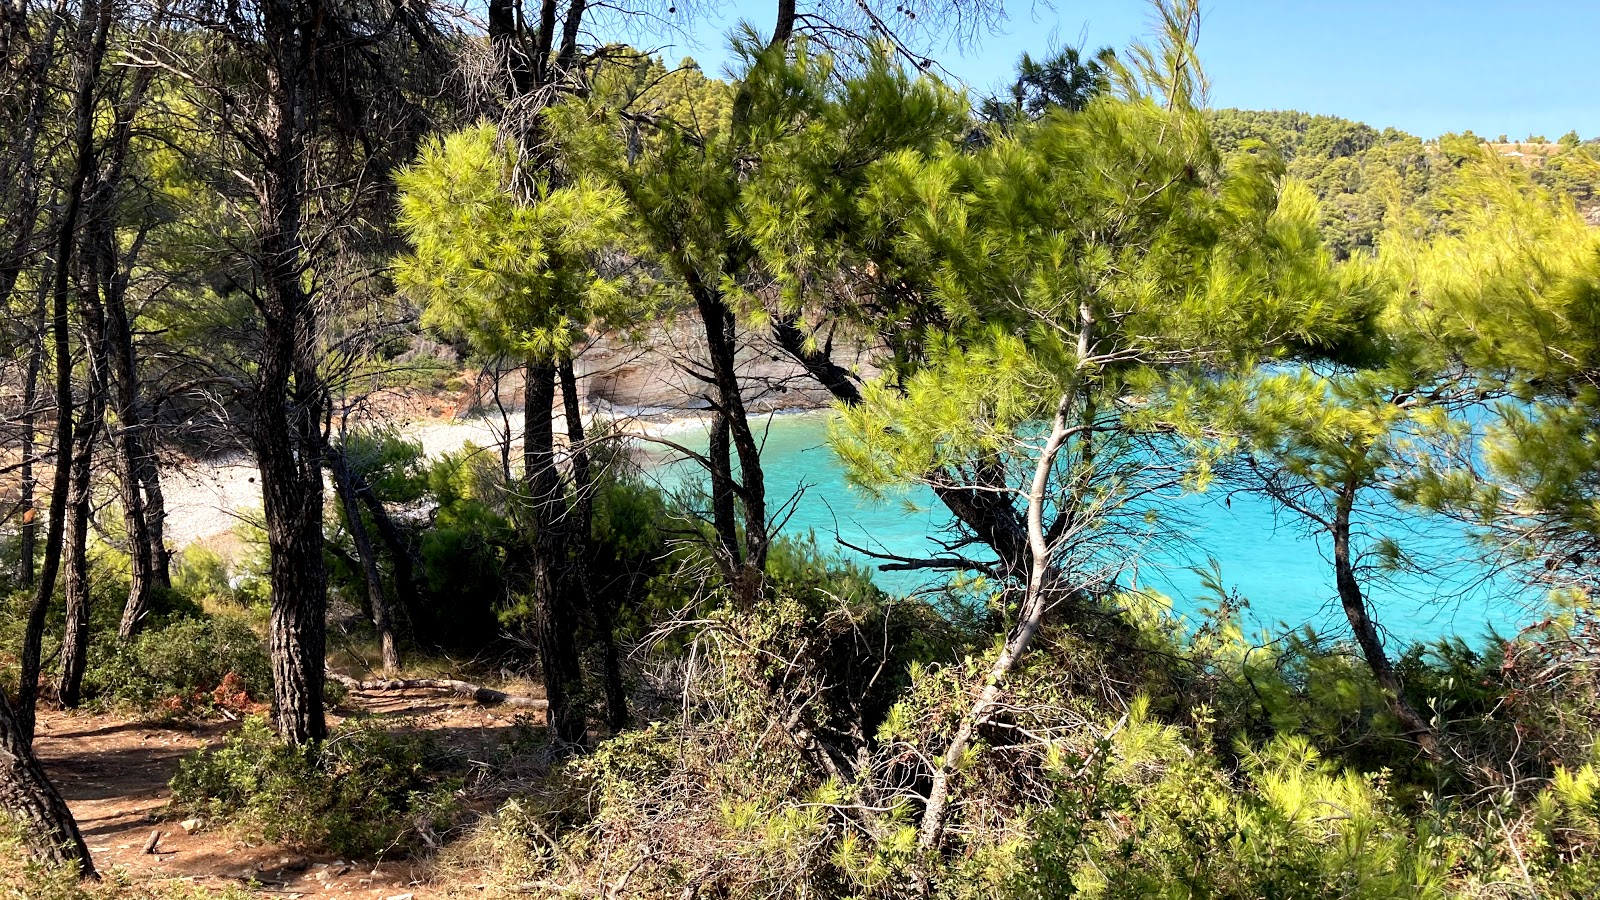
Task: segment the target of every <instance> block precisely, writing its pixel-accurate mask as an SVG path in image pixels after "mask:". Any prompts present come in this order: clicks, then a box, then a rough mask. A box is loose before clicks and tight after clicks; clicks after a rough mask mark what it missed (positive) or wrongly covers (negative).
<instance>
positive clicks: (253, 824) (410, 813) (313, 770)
mask: <svg viewBox="0 0 1600 900" xmlns="http://www.w3.org/2000/svg"><path fill="white" fill-rule="evenodd" d="M389 724H390V725H391V726H392V725H394V723H389ZM453 768H454V766H453V765H452V764H451V759H450V757H449V756H448V755H446V754H445V753H443V752H442V751H441V750H440V748H439V747H438V746H437V745H436V744H435V743H434V742H433V741H432V740H431V739H430V738H428V737H427V736H426V735H422V734H416V733H408V732H405V731H394V730H388V729H386V728H385V727H384V725H382V724H379V723H376V722H373V721H370V720H369V721H355V722H347V723H345V724H344V725H343V726H342V727H341V728H339V729H338V730H337V731H336V732H335V733H334V734H333V735H332V736H330V737H329V738H328V739H327V740H326V741H325V742H323V743H322V744H320V745H317V746H314V747H291V746H289V745H286V744H284V743H283V742H282V741H281V740H279V739H278V737H277V735H275V734H274V733H273V732H272V730H271V728H270V727H269V726H268V725H267V722H266V720H265V719H263V718H260V717H255V716H252V717H250V718H248V719H246V720H245V723H244V725H243V727H241V728H240V729H239V731H237V732H235V733H234V734H233V735H231V736H230V737H229V738H228V739H227V740H226V741H225V742H224V743H223V744H222V746H221V747H218V748H215V749H203V750H201V751H199V752H198V753H196V754H195V755H193V756H190V757H188V758H187V759H185V760H184V761H183V762H182V763H181V764H180V765H179V767H178V773H177V775H176V776H174V777H173V779H172V805H173V807H174V809H175V810H176V811H178V812H180V813H185V814H198V815H201V816H205V817H207V818H211V819H214V820H220V821H231V822H234V823H236V824H239V825H240V826H242V827H244V828H247V829H249V831H250V832H251V833H252V834H255V835H259V836H260V837H262V838H264V839H266V840H268V841H277V842H282V843H284V844H287V845H290V846H292V847H297V848H301V849H305V850H315V851H325V852H328V853H333V854H337V855H340V856H354V857H361V858H368V859H370V858H374V857H382V856H386V855H389V854H393V853H402V854H404V853H408V852H412V851H415V850H417V849H418V848H419V847H421V846H424V845H426V844H429V843H431V842H432V841H433V834H434V832H435V831H436V830H437V829H439V828H441V827H443V826H445V825H446V824H448V823H449V821H450V819H451V817H452V816H453V814H454V813H455V812H456V807H457V803H456V800H455V797H454V791H455V788H456V784H455V780H454V779H451V778H449V777H447V775H445V774H444V773H445V772H447V771H449V770H451V769H453Z"/></svg>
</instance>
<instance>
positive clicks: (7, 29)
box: [0, 0, 69, 307]
mask: <svg viewBox="0 0 1600 900" xmlns="http://www.w3.org/2000/svg"><path fill="white" fill-rule="evenodd" d="M3 5H4V7H5V8H6V10H7V12H8V15H7V16H6V17H5V24H4V27H3V29H0V34H3V40H4V42H5V44H6V45H7V46H6V51H5V53H4V54H0V63H4V64H5V65H7V66H9V65H10V62H11V52H12V51H11V47H12V46H13V45H14V44H16V43H19V41H18V39H19V38H22V37H26V35H27V29H28V21H27V13H26V10H25V9H23V8H20V7H19V8H17V9H14V10H13V9H12V8H11V4H10V3H6V4H3ZM68 18H69V17H68V15H67V4H66V0H57V2H56V5H55V9H54V10H52V11H51V12H50V14H48V15H46V16H44V17H43V22H42V24H43V31H42V33H41V34H40V35H39V36H38V37H37V38H35V39H34V41H33V42H32V46H31V47H26V45H23V46H24V47H26V54H27V55H26V60H25V62H24V63H23V65H22V66H21V67H19V70H18V73H17V74H18V78H17V79H16V83H17V84H19V85H22V86H24V88H25V89H23V90H18V91H15V92H12V91H3V90H0V111H8V112H9V113H10V115H7V116H6V118H7V119H8V120H10V121H18V122H19V123H20V126H21V127H20V128H19V129H18V130H17V131H16V132H14V133H11V132H10V130H9V129H7V133H5V139H4V140H0V160H3V161H4V167H3V168H0V177H5V178H8V179H10V180H11V182H12V184H13V185H14V186H15V190H14V192H12V193H11V194H10V198H11V199H14V200H15V201H16V204H17V208H16V211H15V214H14V215H12V216H11V217H10V219H11V221H12V222H14V223H15V225H16V232H15V233H14V234H12V235H11V245H10V247H9V248H7V252H6V253H5V255H4V256H0V307H4V306H5V304H6V303H7V301H9V300H10V298H11V292H12V290H14V289H15V288H16V284H17V278H18V277H19V276H20V275H21V274H22V270H23V269H24V268H25V267H26V265H27V262H28V260H29V259H30V258H31V257H32V256H34V254H35V252H36V250H37V249H38V248H36V247H35V246H34V229H35V227H36V225H37V220H38V216H39V199H40V194H41V191H40V185H39V181H40V172H39V169H40V167H39V165H38V151H39V138H40V135H41V134H42V133H43V131H44V129H45V127H46V124H47V120H48V118H49V113H50V99H51V87H52V85H51V81H50V79H49V78H48V77H46V76H47V75H48V73H49V71H50V67H51V66H52V65H53V64H54V62H55V57H56V38H57V37H58V36H59V35H60V32H61V28H62V27H63V26H64V25H65V24H66V23H67V21H68ZM3 87H5V85H0V88H3ZM13 100H14V101H15V105H13V103H12V101H13ZM8 107H9V110H8ZM12 115H15V116H16V117H17V118H16V119H12V118H11V116H12Z"/></svg>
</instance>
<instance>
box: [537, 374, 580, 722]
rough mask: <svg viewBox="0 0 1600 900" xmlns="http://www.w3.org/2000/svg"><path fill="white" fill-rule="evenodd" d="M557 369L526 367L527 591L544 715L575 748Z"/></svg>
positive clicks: (576, 684) (574, 663) (575, 685)
mask: <svg viewBox="0 0 1600 900" xmlns="http://www.w3.org/2000/svg"><path fill="white" fill-rule="evenodd" d="M555 376H556V367H555V366H554V365H552V364H550V363H548V362H530V363H529V364H528V367H527V386H526V388H525V390H524V398H523V414H522V415H523V433H522V455H523V480H524V482H525V483H526V485H527V491H528V503H529V505H530V507H531V508H532V512H533V528H534V533H533V560H532V562H533V572H532V585H531V588H532V591H533V604H534V611H535V619H536V621H535V623H534V627H535V629H536V630H537V633H538V643H539V664H540V668H541V669H543V670H544V688H545V696H546V697H548V698H549V700H550V707H549V709H548V710H547V711H546V716H547V721H548V723H549V727H550V735H551V737H553V738H555V739H556V740H559V741H568V742H571V743H580V742H582V741H583V738H584V733H585V731H586V730H587V728H586V724H587V723H586V722H585V716H584V714H583V707H582V704H581V703H579V702H578V700H579V696H578V695H579V694H580V693H581V691H582V686H583V675H582V669H581V667H580V665H579V661H578V651H577V634H576V629H575V628H574V627H573V625H574V623H573V621H572V616H571V615H570V611H569V610H568V608H567V606H568V604H567V602H566V598H565V597H564V596H563V592H562V590H561V571H560V569H561V567H562V564H563V563H564V562H565V556H566V554H565V550H566V545H565V541H563V540H562V519H563V518H564V514H565V513H566V509H565V506H566V501H565V498H564V497H563V496H562V491H561V475H560V473H559V472H557V471H556V462H555V430H554V427H553V426H552V425H551V421H550V412H551V408H552V407H553V406H554V404H555Z"/></svg>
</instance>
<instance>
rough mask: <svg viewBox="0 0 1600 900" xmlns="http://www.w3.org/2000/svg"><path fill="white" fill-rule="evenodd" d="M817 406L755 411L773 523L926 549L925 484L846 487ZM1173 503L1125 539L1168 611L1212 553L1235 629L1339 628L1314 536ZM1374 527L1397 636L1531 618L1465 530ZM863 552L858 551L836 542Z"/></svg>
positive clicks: (696, 436)
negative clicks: (1482, 561) (1399, 564)
mask: <svg viewBox="0 0 1600 900" xmlns="http://www.w3.org/2000/svg"><path fill="white" fill-rule="evenodd" d="M826 428H827V414H826V413H805V414H790V415H777V416H772V417H770V418H767V419H763V420H761V423H760V426H759V429H760V431H762V432H764V434H765V443H764V446H763V452H762V462H763V469H764V471H765V473H766V479H767V498H768V504H769V508H772V509H776V507H777V506H778V505H779V504H782V503H785V502H786V501H789V500H790V498H791V497H793V498H794V502H793V504H792V506H791V507H788V508H786V509H784V510H783V511H782V514H786V515H787V516H788V518H787V520H786V522H785V523H784V529H785V531H787V532H789V533H800V534H803V533H805V532H807V531H811V532H812V533H813V534H814V535H815V537H816V539H817V541H818V543H819V544H821V545H822V546H824V547H837V546H839V545H838V543H837V541H839V540H840V539H842V540H843V541H845V542H848V543H850V544H854V545H856V546H858V547H866V548H869V549H872V550H875V551H878V552H885V553H890V554H895V555H899V556H907V557H918V556H926V555H929V554H930V553H931V552H932V551H933V550H934V549H936V548H935V547H934V546H933V545H932V544H930V542H929V535H932V534H936V533H938V532H939V530H940V529H941V528H942V527H943V526H944V525H945V524H946V522H947V521H948V514H947V513H946V512H945V511H944V507H943V506H942V505H941V504H940V503H939V501H938V500H937V499H936V498H935V497H934V496H933V494H932V492H930V491H928V490H926V489H920V488H919V489H917V490H914V491H912V492H910V493H909V494H905V495H903V496H898V497H895V498H893V499H891V500H888V501H884V502H878V501H873V500H870V499H867V498H865V497H863V496H862V495H861V494H860V493H858V492H857V491H855V490H853V489H851V488H849V487H848V486H847V485H846V484H845V483H844V479H843V477H842V475H841V473H840V469H839V466H838V463H837V461H836V460H835V459H834V456H833V452H832V451H831V450H830V449H829V448H828V446H827V443H826ZM674 440H677V441H678V442H680V443H682V444H684V445H685V446H688V447H690V448H691V449H695V450H702V449H704V447H705V443H706V438H705V433H704V431H690V432H686V433H684V434H681V435H676V436H674ZM651 471H652V473H653V474H654V476H655V477H656V478H658V479H659V480H660V481H661V482H662V483H663V484H665V485H671V484H674V483H677V482H680V481H681V480H682V479H684V478H691V477H700V474H699V473H700V470H699V469H698V467H697V466H695V464H693V463H682V462H678V463H672V462H668V463H666V464H664V465H658V466H656V467H654V468H652V469H651ZM1178 506H1179V509H1178V513H1179V514H1180V515H1182V516H1183V517H1184V519H1185V520H1186V521H1187V523H1188V525H1187V526H1186V528H1185V531H1186V532H1187V534H1188V536H1189V538H1190V539H1191V540H1190V541H1189V542H1188V543H1189V546H1187V547H1185V548H1183V549H1181V550H1177V551H1168V552H1167V553H1165V554H1163V553H1162V552H1158V551H1157V550H1155V549H1152V548H1149V547H1142V548H1129V553H1130V555H1133V554H1138V555H1139V563H1138V566H1137V569H1136V570H1135V573H1134V577H1136V578H1137V579H1138V581H1139V583H1140V584H1142V585H1144V586H1146V587H1149V588H1153V589H1155V590H1157V591H1160V592H1162V593H1164V594H1166V595H1168V596H1169V597H1171V598H1172V601H1173V607H1174V609H1175V610H1177V611H1178V612H1190V611H1193V610H1195V609H1196V608H1198V607H1200V606H1204V605H1210V604H1212V603H1214V598H1213V597H1212V596H1211V595H1210V594H1209V593H1208V592H1207V591H1206V590H1205V589H1204V587H1203V586H1202V579H1201V576H1200V574H1199V573H1197V572H1195V571H1193V569H1194V567H1196V566H1199V567H1207V566H1209V560H1215V561H1216V563H1217V565H1218V566H1219V567H1220V572H1221V578H1222V583H1223V585H1224V586H1225V587H1226V588H1228V589H1229V590H1230V591H1236V592H1237V593H1238V594H1239V595H1241V596H1243V597H1244V598H1246V599H1247V600H1248V601H1249V609H1248V610H1247V611H1246V613H1245V622H1244V624H1245V625H1246V631H1247V633H1254V632H1256V631H1258V630H1261V629H1266V630H1268V631H1271V632H1274V633H1281V632H1282V631H1285V630H1287V629H1292V628H1298V627H1300V626H1302V625H1307V624H1309V625H1312V626H1315V627H1317V628H1318V630H1319V631H1325V632H1326V633H1327V634H1328V635H1329V636H1339V635H1343V634H1344V633H1345V625H1344V617H1343V614H1342V612H1341V611H1340V609H1339V606H1338V602H1337V600H1336V595H1335V591H1334V586H1333V571H1332V568H1331V566H1330V565H1329V563H1328V557H1327V556H1326V552H1327V547H1326V546H1325V542H1323V543H1321V544H1319V542H1318V541H1317V540H1316V539H1314V538H1312V537H1310V536H1308V535H1306V534H1304V533H1303V532H1302V531H1300V530H1299V529H1298V528H1296V527H1295V524H1294V522H1293V521H1292V520H1291V519H1289V518H1287V517H1285V518H1283V519H1279V518H1278V517H1277V516H1276V514H1275V511H1274V508H1273V506H1272V504H1271V503H1270V502H1269V501H1267V500H1266V499H1264V498H1261V497H1257V496H1254V495H1247V494H1235V495H1233V496H1232V497H1230V498H1227V500H1226V501H1224V499H1223V498H1222V497H1220V496H1213V495H1209V494H1202V495H1194V496H1190V497H1186V498H1184V499H1183V500H1182V501H1181V502H1180V503H1179V504H1178ZM1384 528H1385V532H1384V533H1385V534H1387V535H1389V536H1392V537H1395V538H1397V539H1398V540H1399V541H1400V543H1401V546H1402V547H1403V548H1404V549H1405V550H1406V551H1407V552H1408V553H1411V554H1414V555H1415V556H1416V558H1417V559H1418V560H1433V561H1432V562H1426V561H1424V562H1421V563H1420V565H1419V566H1417V567H1416V568H1417V569H1418V571H1396V572H1386V573H1383V574H1381V575H1380V576H1379V577H1377V578H1375V579H1373V580H1372V581H1371V582H1369V583H1368V585H1367V594H1368V599H1369V601H1370V604H1371V606H1372V608H1373V612H1374V617H1375V618H1376V619H1377V620H1378V622H1379V623H1380V624H1381V625H1382V626H1383V627H1384V628H1385V629H1386V630H1387V631H1388V632H1389V634H1390V636H1391V638H1392V639H1395V640H1398V641H1417V640H1428V639H1432V638H1438V637H1444V636H1449V635H1459V636H1461V637H1464V638H1468V639H1475V638H1477V637H1479V636H1481V635H1482V634H1483V633H1484V632H1485V631H1486V630H1487V628H1488V627H1489V626H1491V625H1492V626H1494V627H1495V628H1497V629H1499V630H1500V631H1501V632H1502V633H1508V632H1512V631H1514V630H1515V629H1516V628H1517V627H1519V626H1521V625H1523V624H1526V623H1528V622H1530V621H1532V620H1533V619H1535V618H1537V613H1536V612H1535V611H1534V610H1533V608H1532V602H1531V598H1532V596H1533V595H1531V594H1530V593H1529V592H1528V591H1526V590H1519V589H1518V588H1517V586H1516V585H1515V584H1514V583H1513V581H1512V580H1511V579H1510V578H1507V577H1499V578H1488V577H1486V574H1485V573H1484V572H1483V571H1482V570H1481V569H1479V568H1477V567H1475V566H1474V565H1473V564H1462V563H1449V562H1445V561H1447V560H1451V559H1457V558H1461V557H1464V556H1466V555H1467V551H1468V549H1469V548H1468V546H1467V538H1466V536H1465V534H1464V533H1463V532H1462V531H1461V530H1460V529H1459V528H1458V527H1457V526H1455V525H1454V524H1452V523H1449V522H1446V521H1443V520H1440V519H1436V518H1432V517H1427V516H1417V515H1406V514H1403V513H1401V514H1398V515H1397V516H1395V518H1394V520H1393V521H1391V522H1389V523H1387V524H1385V526H1384ZM840 549H841V551H842V552H843V553H844V554H845V555H846V556H849V557H852V558H857V559H861V560H862V561H864V562H869V564H874V565H875V562H874V561H870V560H867V559H866V557H864V556H863V555H862V554H860V553H857V552H855V551H852V550H848V549H844V548H842V547H841V548H840ZM876 577H877V580H878V582H879V584H881V585H882V586H883V587H884V588H885V589H888V590H891V591H896V592H908V591H912V590H915V589H917V588H918V587H923V586H927V585H928V584H930V583H932V582H935V581H937V580H938V579H939V578H941V577H942V576H941V575H940V574H938V573H930V572H880V573H878V575H877V576H876Z"/></svg>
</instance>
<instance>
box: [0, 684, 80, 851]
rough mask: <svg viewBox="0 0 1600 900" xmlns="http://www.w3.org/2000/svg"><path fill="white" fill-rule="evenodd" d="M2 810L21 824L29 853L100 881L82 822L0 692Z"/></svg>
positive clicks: (0, 795)
mask: <svg viewBox="0 0 1600 900" xmlns="http://www.w3.org/2000/svg"><path fill="white" fill-rule="evenodd" d="M0 809H4V810H5V812H6V813H7V814H8V815H11V816H13V817H14V818H16V819H17V820H18V821H19V822H21V824H22V828H23V834H24V837H25V839H26V840H27V841H28V845H29V849H30V850H32V852H33V853H34V854H35V855H36V856H37V857H39V858H40V859H43V860H45V861H46V862H49V863H52V864H56V865H75V866H77V867H78V875H79V876H81V877H83V878H95V877H97V876H96V874H95V870H94V860H93V858H91V857H90V855H89V848H88V846H86V845H85V844H84V842H83V835H82V834H80V833H79V831H78V823H77V822H76V821H75V820H74V819H73V818H72V811H71V810H69V809H67V804H66V802H65V801H64V800H62V799H61V795H60V794H59V793H57V792H56V789H55V787H54V786H53V785H52V784H51V783H50V780H49V779H48V778H46V777H45V774H44V770H43V769H41V768H40V767H39V761H38V759H36V758H35V757H34V755H33V747H32V739H31V737H30V736H28V735H25V734H24V732H23V731H22V729H21V727H20V726H19V724H18V722H17V718H16V713H15V712H14V711H13V710H12V708H11V702H10V701H9V700H7V699H6V696H5V692H4V691H0Z"/></svg>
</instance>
